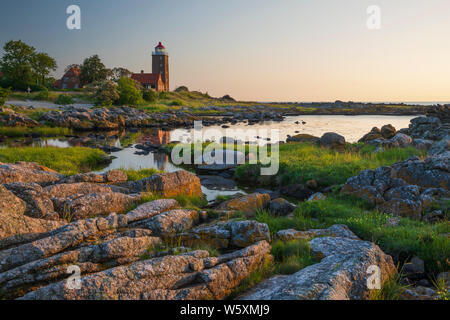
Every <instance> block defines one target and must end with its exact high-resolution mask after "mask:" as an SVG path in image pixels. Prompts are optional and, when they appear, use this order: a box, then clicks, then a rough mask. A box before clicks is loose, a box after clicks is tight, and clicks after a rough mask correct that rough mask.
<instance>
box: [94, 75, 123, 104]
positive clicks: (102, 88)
mask: <svg viewBox="0 0 450 320" xmlns="http://www.w3.org/2000/svg"><path fill="white" fill-rule="evenodd" d="M94 97H95V104H96V105H99V106H111V105H112V104H113V103H114V102H116V101H117V100H119V93H118V92H117V84H116V83H115V82H113V81H110V80H105V81H103V82H101V83H99V84H98V86H97V90H96V92H95V94H94Z"/></svg>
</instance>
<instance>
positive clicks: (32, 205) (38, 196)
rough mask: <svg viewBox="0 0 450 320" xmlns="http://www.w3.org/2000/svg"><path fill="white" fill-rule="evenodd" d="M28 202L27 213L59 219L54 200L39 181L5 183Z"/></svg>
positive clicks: (37, 216)
mask: <svg viewBox="0 0 450 320" xmlns="http://www.w3.org/2000/svg"><path fill="white" fill-rule="evenodd" d="M4 186H5V187H6V188H7V189H8V190H10V191H12V192H13V193H14V194H15V195H16V196H17V197H19V198H20V199H22V200H24V201H25V202H26V204H27V207H26V210H25V215H27V216H29V217H33V218H40V219H46V220H58V219H59V216H58V214H57V213H56V212H55V209H54V207H53V202H52V201H51V200H50V197H49V196H48V194H47V193H45V192H44V190H43V188H42V187H41V186H40V185H38V184H37V183H23V182H17V183H10V184H5V185H4Z"/></svg>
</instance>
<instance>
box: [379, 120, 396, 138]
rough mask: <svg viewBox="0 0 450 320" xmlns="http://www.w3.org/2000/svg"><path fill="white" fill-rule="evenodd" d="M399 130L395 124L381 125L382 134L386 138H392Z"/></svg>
mask: <svg viewBox="0 0 450 320" xmlns="http://www.w3.org/2000/svg"><path fill="white" fill-rule="evenodd" d="M396 133H397V130H395V128H394V126H393V125H391V124H387V125H385V126H382V127H381V135H382V136H383V138H385V139H391V138H393V137H394V136H395V134H396Z"/></svg>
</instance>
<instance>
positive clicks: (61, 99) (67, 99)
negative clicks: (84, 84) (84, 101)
mask: <svg viewBox="0 0 450 320" xmlns="http://www.w3.org/2000/svg"><path fill="white" fill-rule="evenodd" d="M55 103H56V104H62V105H66V104H72V103H74V100H73V98H72V96H71V95H68V94H60V95H59V96H58V98H56V100H55Z"/></svg>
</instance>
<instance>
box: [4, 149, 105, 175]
mask: <svg viewBox="0 0 450 320" xmlns="http://www.w3.org/2000/svg"><path fill="white" fill-rule="evenodd" d="M105 156H106V154H105V153H104V152H103V151H101V150H99V149H91V148H81V147H73V148H57V147H20V148H1V149H0V162H5V163H15V162H18V161H26V162H37V163H39V164H40V165H43V166H46V167H48V168H50V169H53V170H56V171H58V172H59V173H61V174H65V175H73V174H77V173H80V172H89V171H92V170H96V169H100V168H101V167H102V166H103V165H104V164H105V158H104V157H105Z"/></svg>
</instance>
